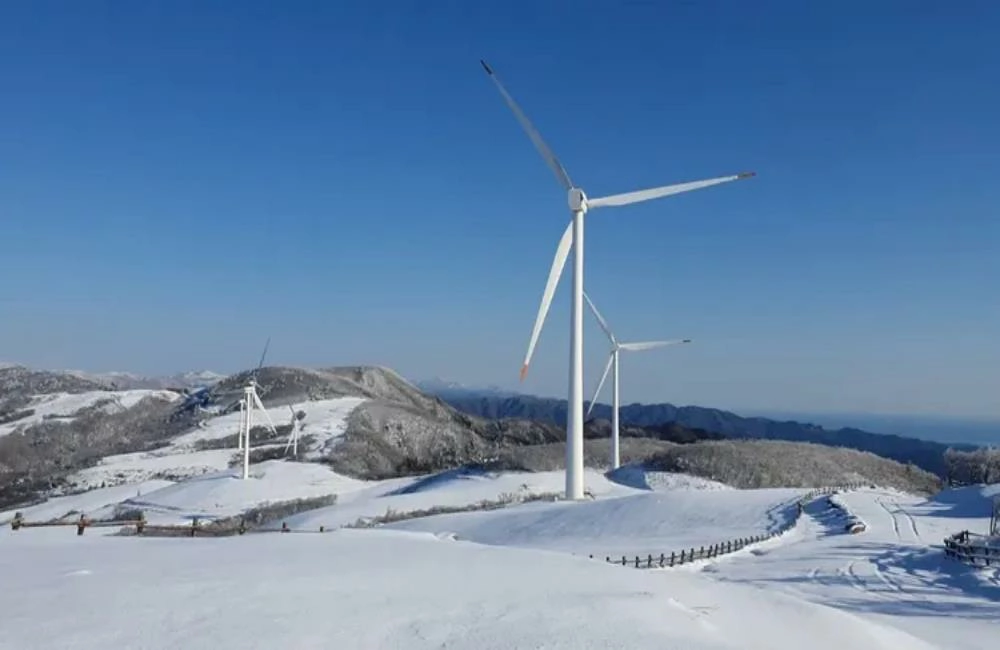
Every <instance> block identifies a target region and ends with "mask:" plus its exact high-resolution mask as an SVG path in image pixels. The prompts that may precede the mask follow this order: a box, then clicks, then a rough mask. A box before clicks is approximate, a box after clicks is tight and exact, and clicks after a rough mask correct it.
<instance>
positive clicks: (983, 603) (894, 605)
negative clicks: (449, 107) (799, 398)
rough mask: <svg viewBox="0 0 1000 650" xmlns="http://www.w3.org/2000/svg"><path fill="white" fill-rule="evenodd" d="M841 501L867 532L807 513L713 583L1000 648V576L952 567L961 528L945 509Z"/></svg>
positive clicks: (881, 499) (832, 514)
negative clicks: (950, 550)
mask: <svg viewBox="0 0 1000 650" xmlns="http://www.w3.org/2000/svg"><path fill="white" fill-rule="evenodd" d="M839 499H840V500H841V501H842V502H843V503H844V505H845V507H846V508H847V509H848V510H849V511H850V513H851V514H852V515H854V516H856V517H858V518H860V519H861V520H862V521H864V522H865V523H866V524H867V530H865V531H864V532H861V533H857V534H850V533H847V532H846V531H845V530H844V524H845V519H844V517H843V515H842V513H840V512H839V511H835V510H833V509H829V508H827V507H826V504H825V501H824V500H823V499H820V500H817V501H814V502H813V503H811V504H809V505H808V506H807V507H806V510H805V513H804V516H803V517H802V519H801V521H800V523H799V525H798V526H797V527H796V528H797V534H796V535H795V536H794V538H793V539H790V540H789V542H788V543H786V544H783V545H781V546H777V547H775V548H773V549H771V550H770V551H769V552H768V553H767V554H766V555H761V556H743V557H735V558H732V559H731V560H727V561H723V562H719V563H718V564H717V566H715V567H713V570H712V572H711V573H710V574H709V575H711V576H712V577H713V578H714V579H716V580H728V581H736V582H747V583H753V584H757V585H758V586H761V587H764V588H765V589H779V590H783V591H786V592H790V593H793V594H794V595H796V596H799V597H802V598H805V599H807V600H812V601H813V602H816V603H820V604H824V605H829V606H832V607H835V608H839V609H843V610H845V611H849V612H851V613H855V614H859V615H861V616H862V617H865V618H871V619H873V620H877V621H879V622H883V623H888V624H889V625H892V626H893V627H897V628H899V629H901V630H904V631H906V632H909V633H911V634H913V635H914V636H917V637H919V638H921V639H923V640H925V641H928V642H930V643H933V644H935V645H937V646H939V647H941V648H953V647H961V648H962V649H963V650H987V649H989V650H994V649H995V646H996V638H997V635H998V634H1000V577H998V576H997V575H993V576H992V577H990V576H982V577H980V576H974V575H970V574H969V573H968V572H967V571H966V570H965V568H964V567H961V566H959V565H957V564H955V563H951V562H950V561H946V559H945V558H944V554H943V552H942V550H941V548H940V545H941V542H940V540H941V539H943V538H944V537H945V535H946V534H947V532H946V531H953V530H954V529H955V528H956V526H957V527H959V528H961V527H962V526H963V524H962V522H960V521H959V522H956V520H955V519H954V518H949V517H948V516H947V515H946V514H945V513H943V512H942V509H941V508H940V506H939V504H934V503H933V502H931V501H929V500H927V499H924V498H923V497H918V496H912V495H907V494H902V493H899V492H895V491H892V490H879V489H865V490H858V491H853V492H847V493H842V494H840V496H839ZM965 525H967V524H965ZM991 578H992V580H996V581H997V582H992V581H991Z"/></svg>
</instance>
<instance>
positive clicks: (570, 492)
mask: <svg viewBox="0 0 1000 650" xmlns="http://www.w3.org/2000/svg"><path fill="white" fill-rule="evenodd" d="M480 63H481V64H482V66H483V69H484V70H486V74H488V75H489V77H490V79H492V80H493V83H494V84H495V85H496V87H497V90H499V91H500V94H501V95H502V96H503V99H504V101H505V102H506V103H507V106H508V107H509V108H510V110H511V111H512V112H513V113H514V116H515V117H516V118H517V121H518V122H520V124H521V128H523V129H524V131H525V133H527V135H528V137H529V138H530V139H531V141H532V143H533V144H534V145H535V148H536V149H537V150H538V153H540V154H541V156H542V158H544V159H545V162H546V163H547V164H548V166H549V168H550V169H551V170H552V172H553V173H554V174H555V175H556V179H557V180H558V181H559V184H560V185H561V186H562V188H563V189H564V190H565V191H566V193H567V197H568V200H569V211H570V214H572V217H573V218H572V221H571V222H570V224H569V225H568V226H567V227H566V230H565V232H563V235H562V238H561V239H560V240H559V246H558V247H557V248H556V256H555V259H553V260H552V268H551V269H550V270H549V278H548V281H547V282H546V284H545V291H544V292H543V293H542V302H541V305H540V306H539V308H538V315H537V316H536V317H535V326H534V329H533V330H532V332H531V340H530V342H529V343H528V352H527V354H526V355H525V357H524V364H523V365H522V366H521V381H524V378H525V376H527V374H528V365H529V364H530V363H531V355H532V353H533V352H534V350H535V344H536V342H537V341H538V335H539V334H540V333H541V330H542V325H543V324H544V322H545V316H546V314H547V313H548V311H549V305H550V304H551V303H552V294H553V293H554V292H555V289H556V285H558V284H559V276H560V275H562V270H563V267H564V266H565V265H566V258H567V257H568V256H569V251H570V248H572V249H573V300H572V307H571V310H570V311H571V314H572V318H571V321H570V344H569V347H570V355H569V410H568V413H567V427H566V498H567V499H582V498H583V216H584V215H585V214H586V213H587V211H588V210H591V209H593V208H604V207H618V206H623V205H629V204H631V203H639V202H640V201H648V200H651V199H658V198H661V197H664V196H671V195H673V194H680V193H681V192H689V191H691V190H698V189H701V188H704V187H711V186H712V185H718V184H720V183H727V182H729V181H735V180H740V179H743V178H750V177H751V176H754V173H753V172H743V173H739V174H734V175H731V176H720V177H718V178H709V179H706V180H701V181H691V182H688V183H678V184H676V185H665V186H663V187H654V188H650V189H646V190H637V191H634V192H626V193H625V194H614V195H611V196H605V197H603V198H597V199H590V198H587V195H586V194H585V193H584V191H583V190H582V189H580V188H579V187H577V186H575V185H573V182H572V181H571V180H570V178H569V174H567V173H566V170H565V169H564V168H563V166H562V164H561V163H560V162H559V160H558V159H557V158H556V156H555V154H554V153H552V150H551V149H549V147H548V145H547V144H545V141H544V140H542V136H541V135H539V133H538V131H537V130H536V129H535V127H534V126H533V125H532V124H531V121H530V120H528V118H527V116H526V115H525V114H524V112H523V111H522V110H521V107H520V106H518V105H517V102H515V101H514V98H513V97H511V96H510V94H509V93H508V92H507V90H506V89H505V88H504V87H503V84H501V83H500V80H499V79H498V78H497V76H496V73H494V72H493V68H491V67H490V66H489V64H487V63H486V62H485V61H482V60H480Z"/></svg>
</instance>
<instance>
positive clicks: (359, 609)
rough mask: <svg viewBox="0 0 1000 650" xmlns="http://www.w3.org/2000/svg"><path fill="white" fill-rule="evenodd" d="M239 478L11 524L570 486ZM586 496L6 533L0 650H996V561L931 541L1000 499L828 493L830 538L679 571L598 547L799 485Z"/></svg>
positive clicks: (817, 520)
mask: <svg viewBox="0 0 1000 650" xmlns="http://www.w3.org/2000/svg"><path fill="white" fill-rule="evenodd" d="M253 472H254V476H255V478H253V479H251V480H250V481H241V480H239V479H237V478H234V477H233V476H232V473H230V472H228V471H227V472H221V473H216V474H213V475H206V476H204V477H200V478H196V479H189V480H186V481H183V482H179V483H176V484H170V483H163V484H152V483H150V484H145V485H143V486H135V485H130V486H122V487H119V488H108V489H106V490H100V491H95V492H91V493H87V494H83V495H77V496H75V497H65V498H63V499H61V500H58V501H57V500H52V501H50V502H48V503H46V504H42V505H40V506H35V507H34V509H27V511H26V516H27V517H28V518H29V519H36V518H37V516H40V515H41V513H45V512H47V513H48V514H49V515H50V516H52V517H55V516H63V515H64V514H66V513H67V512H69V511H70V510H84V511H86V510H88V509H90V510H91V511H92V512H98V511H100V510H101V509H102V508H103V509H105V510H108V509H111V506H112V504H113V503H114V502H116V501H118V500H126V499H128V500H130V501H129V502H131V503H142V504H143V506H142V507H144V508H145V509H146V511H147V513H149V514H150V517H151V519H153V520H156V519H157V518H163V520H165V521H166V520H171V518H184V517H187V516H191V515H192V514H194V513H200V514H208V515H211V516H222V515H227V514H234V513H235V512H238V511H240V510H241V509H243V508H246V507H250V506H253V505H259V504H261V503H263V502H267V501H272V502H273V501H282V500H287V499H293V498H300V497H308V496H313V495H324V494H329V493H336V494H338V503H337V505H335V506H331V507H327V508H321V509H317V510H314V511H310V512H305V513H301V514H299V515H297V516H294V517H291V518H289V519H288V520H287V521H288V523H289V525H290V526H291V527H292V528H293V529H304V530H318V528H319V526H320V525H324V526H326V527H327V528H329V529H333V528H336V527H338V526H341V525H344V524H348V523H351V522H353V521H355V520H356V519H358V518H364V517H371V516H375V515H380V514H384V513H385V512H386V511H387V510H394V511H397V512H404V511H408V510H426V509H428V508H432V507H435V506H462V505H470V504H474V503H476V502H479V501H482V500H495V499H498V498H504V495H508V496H507V497H506V498H509V495H514V494H522V495H523V494H538V493H547V492H560V491H561V490H562V488H563V480H564V477H563V474H562V473H561V472H545V473H539V474H528V473H517V472H511V473H499V474H492V473H483V472H462V471H453V472H444V473H441V474H437V475H433V476H428V477H416V478H402V479H392V480H389V481H378V482H365V481H357V480H354V479H349V478H346V477H342V476H338V475H336V474H334V473H333V472H331V471H329V470H328V469H327V468H325V467H321V466H319V465H314V464H303V463H292V462H285V461H269V462H266V463H260V464H258V465H255V466H254V468H253ZM612 478H613V479H614V480H611V479H612ZM586 484H587V487H588V488H589V489H590V490H591V491H592V492H593V493H594V495H595V499H594V500H592V501H585V502H582V503H565V502H556V503H548V502H539V503H529V504H523V505H515V506H511V507H509V508H506V509H501V510H493V511H485V512H473V513H462V514H449V515H438V516H434V517H427V518H423V519H413V520H408V521H403V522H397V523H395V524H391V525H388V526H385V527H381V528H375V529H364V530H350V529H340V530H335V531H334V532H328V533H326V534H322V535H320V534H312V535H281V534H250V535H245V536H242V537H230V538H221V539H194V540H192V539H184V538H181V539H176V538H175V539H170V538H159V539H157V538H148V539H144V538H122V537H111V536H108V535H106V534H105V531H102V530H98V529H94V530H92V531H89V532H88V533H87V534H86V535H84V536H83V537H78V536H77V535H76V534H75V531H72V530H66V529H54V530H53V529H27V530H23V531H18V532H13V531H11V530H10V528H9V527H4V528H3V529H0V575H2V576H3V577H4V585H5V589H3V590H0V612H3V620H4V633H3V634H0V649H6V648H11V649H13V648H18V649H20V648H42V649H46V648H67V647H72V648H76V649H78V650H103V648H106V647H143V648H150V649H160V648H163V649H166V648H176V647H184V648H257V647H259V648H269V647H275V646H279V647H294V648H327V647H352V648H397V647H406V648H440V647H475V648H541V647H546V648H573V649H577V648H678V649H691V650H699V649H708V648H713V649H723V648H727V649H728V648H733V649H735V648H741V649H761V650H765V649H766V650H791V649H794V650H804V649H806V648H809V649H814V650H834V649H836V650H843V649H844V648H851V649H852V650H853V649H873V650H879V649H890V648H891V649H893V650H898V649H913V650H929V649H931V648H937V649H939V650H945V649H956V650H978V649H980V648H983V649H985V648H991V649H992V648H995V646H996V639H997V638H998V634H1000V569H998V568H991V569H989V570H975V569H972V568H969V567H966V566H964V565H961V564H958V563H957V562H955V561H952V560H949V559H946V558H945V557H944V555H943V553H942V550H941V548H940V547H941V541H942V539H943V538H944V537H945V536H947V535H949V534H951V533H954V532H957V531H959V530H963V529H969V530H972V531H973V532H984V531H985V528H986V526H987V522H988V518H989V505H988V497H991V496H992V495H993V494H994V493H1000V487H994V488H988V489H983V488H963V489H957V490H948V491H945V492H943V493H941V494H939V495H937V496H936V497H934V498H932V499H926V498H923V497H917V496H912V495H907V494H904V493H900V492H897V491H893V490H881V489H875V490H871V489H866V490H859V491H854V492H848V493H844V494H841V495H839V496H838V500H839V501H840V502H842V503H843V505H844V506H845V507H846V508H847V509H848V510H849V511H850V512H851V514H853V515H854V516H857V517H859V518H860V519H862V520H863V521H865V522H866V523H867V525H868V529H867V530H866V531H865V532H862V533H858V534H853V535H852V534H848V533H846V532H844V530H843V523H844V521H845V517H844V514H843V513H841V512H840V511H837V510H832V509H828V508H827V507H826V503H825V499H818V500H816V501H815V502H813V503H812V504H810V505H809V506H808V507H807V509H806V512H805V515H804V516H803V517H802V518H801V519H800V521H799V523H798V524H797V525H796V526H795V527H794V528H793V529H792V530H791V531H790V532H789V533H787V534H785V535H784V536H782V537H780V538H778V539H775V540H771V541H769V542H765V543H763V544H759V545H754V546H751V547H750V548H748V549H745V550H743V551H741V552H739V553H734V554H732V555H730V556H724V557H722V558H718V559H714V560H707V561H702V562H699V563H697V564H695V565H686V566H684V567H680V568H676V569H663V570H656V569H654V570H636V569H631V568H628V569H626V568H622V567H620V566H613V565H607V564H605V563H604V562H603V561H599V560H600V559H603V558H600V555H603V554H608V555H614V554H643V553H656V552H660V551H669V550H670V549H674V548H676V549H680V548H683V547H688V548H689V547H691V546H701V545H707V544H711V543H713V542H721V541H725V540H728V539H731V538H733V537H739V536H749V535H753V534H755V533H759V532H767V531H768V530H773V529H774V528H776V527H780V526H781V525H782V523H783V522H784V521H785V519H786V518H787V517H789V516H790V515H791V514H792V512H791V508H790V507H789V504H790V503H792V502H793V501H794V500H795V498H796V497H797V496H798V495H800V494H802V493H803V492H804V490H735V489H731V488H724V487H723V486H719V485H718V484H713V483H712V482H709V481H703V480H700V479H695V478H692V477H686V476H683V475H669V474H659V473H644V472H641V471H638V470H636V469H635V468H626V469H625V470H622V471H619V472H616V473H614V474H612V475H611V478H608V477H605V476H604V475H602V474H600V473H599V472H595V471H588V472H587V475H586ZM136 491H139V492H141V494H140V495H139V496H136V495H135V492H136ZM0 520H2V515H0ZM453 533H454V534H453ZM589 553H593V554H594V555H595V556H598V558H599V559H598V561H594V560H589V559H587V558H586V554H589ZM95 602H99V603H101V606H100V607H94V606H93V605H92V603H95ZM52 612H59V613H60V615H59V616H53V615H52ZM41 621H44V623H42V622H41Z"/></svg>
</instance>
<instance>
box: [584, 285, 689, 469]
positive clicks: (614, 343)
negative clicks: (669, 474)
mask: <svg viewBox="0 0 1000 650" xmlns="http://www.w3.org/2000/svg"><path fill="white" fill-rule="evenodd" d="M583 297H584V299H585V300H586V301H587V306H588V307H590V311H591V312H593V314H594V318H596V319H597V323H598V325H600V326H601V329H602V330H604V333H605V334H607V336H608V340H609V341H611V354H610V355H608V364H607V365H606V366H604V374H603V375H601V381H600V382H599V383H598V384H597V390H595V391H594V399H592V400H590V408H588V409H587V417H588V418H589V417H590V412H591V411H593V410H594V405H595V404H596V403H597V396H598V395H600V394H601V389H602V388H604V380H606V379H607V378H608V371H610V370H611V369H612V368H614V370H615V373H614V376H613V378H612V380H611V395H612V399H611V401H612V405H611V469H618V466H619V465H620V464H621V453H620V452H621V447H620V446H619V438H618V408H619V406H620V404H621V402H620V401H619V394H620V393H619V385H618V353H619V352H621V351H622V350H624V351H626V352H639V351H641V350H653V349H655V348H663V347H666V346H668V345H679V344H681V343H690V342H691V339H673V340H671V341H642V342H638V343H621V342H619V341H618V339H617V338H616V337H615V334H614V332H612V331H611V328H610V327H609V326H608V322H607V321H606V320H604V317H603V316H601V312H599V311H597V307H595V306H594V303H593V301H591V299H590V296H588V295H587V293H586V292H584V294H583Z"/></svg>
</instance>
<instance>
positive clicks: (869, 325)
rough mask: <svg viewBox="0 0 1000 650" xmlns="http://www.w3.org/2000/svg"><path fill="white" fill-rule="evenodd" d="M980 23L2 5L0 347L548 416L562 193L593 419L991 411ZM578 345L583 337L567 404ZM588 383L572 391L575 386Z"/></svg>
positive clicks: (76, 360) (555, 371) (999, 378)
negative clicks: (565, 184) (580, 288)
mask: <svg viewBox="0 0 1000 650" xmlns="http://www.w3.org/2000/svg"><path fill="white" fill-rule="evenodd" d="M998 33H1000V5H997V4H996V3H988V2H968V3H945V4H942V3H931V2H879V3H861V2H858V3H834V4H830V3H823V4H819V3H803V2H792V1H789V2H782V3H775V2H753V3H746V2H735V1H734V2H704V3H703V2H684V3H680V2H671V3H667V2H635V3H611V2H605V3H584V2H568V1H567V2H551V3H530V2H521V1H517V2H491V3H485V2H484V3H472V2H469V3H463V2H416V1H413V2H402V3H399V2H384V3H361V2H352V3H347V2H344V3H337V2H304V1H303V2H294V3H285V4H282V3H275V2H238V3H237V2H207V3H205V2H176V1H175V2H140V3H127V2H108V3H104V2H86V3H83V2H58V3H56V2H33V3H6V4H5V5H4V6H3V7H2V8H0V84H2V91H0V224H2V232H0V278H2V280H0V359H4V360H10V361H20V362H24V363H28V364H31V365H35V366H40V367H55V368H67V367H71V368H84V369H89V370H95V371H100V370H119V369H128V370H133V371H137V372H143V373H161V372H163V373H165V372H174V371H179V370H184V369H191V368H212V369H215V370H219V371H234V370H237V369H240V368H242V367H247V366H249V365H252V364H253V363H254V362H255V361H256V358H257V355H258V354H259V351H260V347H261V345H262V343H263V340H264V339H265V338H266V337H267V336H271V337H272V348H271V350H272V356H271V361H272V362H273V363H281V364H306V365H314V366H318V365H340V364H357V363H372V364H384V365H388V366H392V367H394V368H396V369H397V370H399V371H400V372H402V373H403V374H404V375H406V376H409V377H414V378H423V377H432V376H440V377H445V378H448V379H453V380H457V381H462V382H465V383H469V384H496V385H500V386H504V387H509V388H514V387H518V388H521V389H523V390H525V391H527V392H535V393H539V394H549V395H557V396H558V395H564V394H565V387H566V373H567V369H566V368H567V353H568V341H567V331H568V318H569V314H568V289H569V282H568V280H569V274H568V273H567V275H566V276H565V277H564V279H563V283H562V284H561V285H560V291H559V294H558V297H557V300H556V302H555V304H554V306H553V311H552V312H551V314H550V320H549V322H548V324H547V326H546V330H545V331H544V333H543V335H542V339H541V342H540V347H539V352H538V354H537V357H536V362H535V364H534V368H533V370H532V374H531V375H530V376H529V379H528V381H526V382H525V383H524V384H523V385H518V384H517V373H518V370H519V367H520V363H521V357H522V356H523V353H524V347H525V345H526V344H527V340H528V335H529V333H530V328H531V323H532V320H533V318H534V313H535V310H536V309H537V303H538V299H539V296H540V294H541V290H542V286H543V283H544V281H545V276H546V273H547V271H548V266H549V263H550V260H551V256H552V254H553V252H554V249H555V244H556V241H557V240H558V237H559V235H560V233H561V231H562V229H563V228H564V227H565V224H566V221H567V219H568V214H567V211H566V208H565V196H564V193H563V192H562V190H561V189H560V188H559V187H558V186H557V185H556V183H555V180H554V178H553V177H552V175H551V173H550V172H549V171H548V170H547V169H546V168H545V166H544V164H543V163H542V161H541V159H540V158H539V157H538V155H537V154H536V153H535V151H534V150H533V149H532V147H531V145H530V143H529V141H528V140H527V138H526V137H525V136H524V135H523V133H522V132H521V131H520V129H519V128H518V126H517V123H516V122H515V120H514V118H513V116H512V115H511V114H510V113H509V111H508V110H507V108H506V107H505V106H504V105H503V103H502V102H501V99H500V97H499V95H498V94H497V92H496V90H495V89H494V88H493V87H492V85H491V84H490V83H489V80H488V79H487V77H486V76H485V75H484V74H483V71H482V70H481V68H480V67H479V62H478V60H479V58H480V57H485V58H487V59H488V60H489V61H490V62H491V63H492V64H493V66H494V67H495V68H496V70H497V72H498V74H499V75H500V76H501V78H502V79H503V80H504V82H505V83H506V85H507V87H508V89H509V90H510V91H511V93H512V94H513V95H514V96H515V97H516V98H517V99H518V101H520V103H521V104H522V105H523V107H524V108H525V110H526V111H527V112H528V114H529V115H530V116H531V118H532V119H533V120H534V122H535V123H536V125H537V126H538V128H539V129H540V130H541V131H542V133H543V135H544V136H545V138H546V139H547V140H548V141H549V143H550V144H551V145H552V147H553V148H554V149H555V150H556V152H557V154H558V155H559V156H560V158H561V159H562V161H563V163H564V165H565V166H566V167H567V169H568V171H569V173H570V174H571V175H572V177H573V179H574V180H575V181H576V182H577V183H578V184H580V185H581V186H582V187H584V188H585V189H586V190H587V191H588V193H589V194H590V195H592V196H599V195H603V194H607V193H615V192H621V191H628V190H632V189H638V188H641V187H646V186H650V185H660V184H663V183H668V182H675V181H681V180H691V179H697V178H702V177H706V176H714V175H719V174H726V173H732V172H736V171H740V170H744V169H752V170H755V171H757V172H758V174H759V175H758V177H757V178H756V179H754V180H752V181H745V182H741V183H735V184H730V185H726V186H722V187H719V188H713V189H709V190H703V191H700V192H694V193H691V194H687V195H684V196H680V197H675V198H670V199H665V200H661V201H657V202H651V203H647V204H643V205H639V206H631V207H628V208H620V209H615V210H603V211H595V212H594V213H592V214H591V215H590V216H589V217H588V230H587V255H588V257H587V271H588V275H587V286H588V290H589V292H590V293H591V295H592V296H593V298H594V299H595V301H596V302H597V304H598V306H599V307H600V308H601V309H602V311H604V313H605V316H606V317H607V318H608V320H609V321H610V322H611V324H612V326H613V327H614V328H615V329H616V330H617V332H618V334H619V335H620V337H621V338H623V339H636V338H657V337H677V336H684V337H691V338H693V339H695V343H694V344H693V345H690V346H686V348H685V349H670V350H661V351H656V352H649V353H645V354H637V355H630V356H627V357H625V358H624V360H623V369H622V381H623V399H624V400H625V401H626V402H630V401H671V402H674V403H679V404H701V405H707V406H718V407H726V408H733V409H741V408H744V409H781V410H786V411H802V410H813V411H851V412H862V411H871V412H888V413H938V414H945V415H970V416H971V415H992V416H1000V400H998V399H997V395H998V392H997V391H998V388H1000V343H998V336H1000V301H998V299H997V291H998V288H1000V282H998V281H1000V255H998V249H1000V225H998V217H1000V210H998V207H997V206H998V205H1000V183H998V181H997V178H998V173H1000V119H998V115H1000V85H998V83H997V80H998V79H1000V56H998V55H997V45H996V38H997V34H998ZM605 354H606V345H605V342H604V341H603V340H602V339H601V338H600V332H599V330H597V328H596V327H595V326H594V324H593V322H592V321H590V320H588V322H587V343H586V362H587V384H588V386H593V384H594V383H596V379H597V375H598V374H599V372H600V370H601V368H602V366H603V363H604V359H605ZM588 390H590V389H589V388H588Z"/></svg>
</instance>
